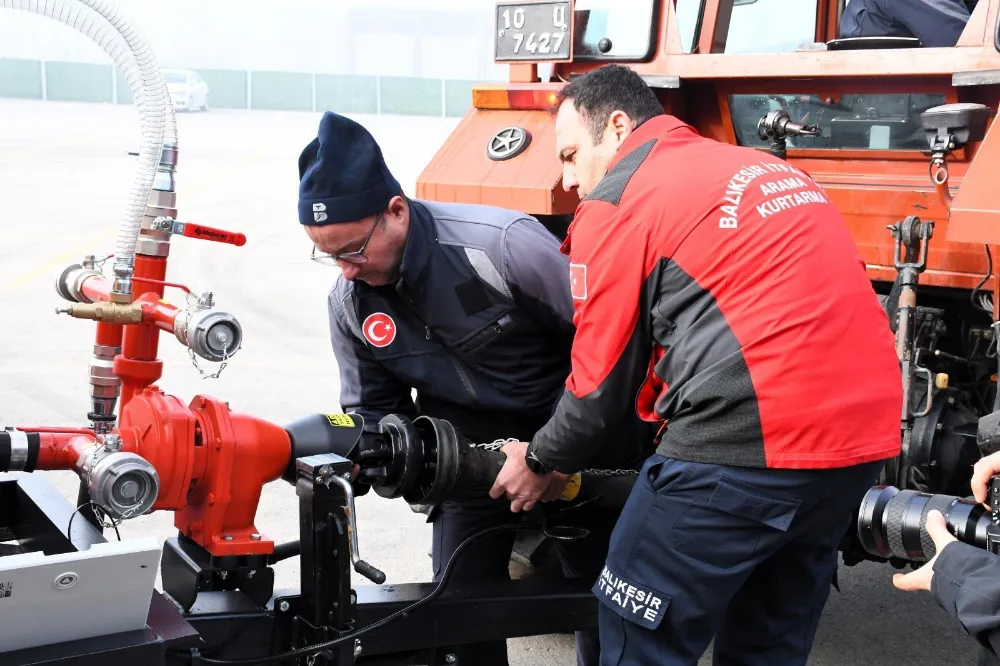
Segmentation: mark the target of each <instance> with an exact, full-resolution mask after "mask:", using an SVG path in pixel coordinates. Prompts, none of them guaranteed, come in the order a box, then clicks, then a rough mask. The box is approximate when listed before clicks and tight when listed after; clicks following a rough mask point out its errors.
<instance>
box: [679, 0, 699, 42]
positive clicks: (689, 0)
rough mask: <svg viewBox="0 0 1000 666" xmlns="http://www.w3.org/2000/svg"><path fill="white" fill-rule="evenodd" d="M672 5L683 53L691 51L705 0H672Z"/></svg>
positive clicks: (696, 37)
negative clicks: (674, 10)
mask: <svg viewBox="0 0 1000 666" xmlns="http://www.w3.org/2000/svg"><path fill="white" fill-rule="evenodd" d="M674 7H675V9H676V14H675V16H676V17H677V30H678V32H680V34H681V44H682V45H683V46H684V53H691V52H692V51H693V50H694V45H695V41H696V40H697V39H698V27H699V26H700V25H701V19H702V14H703V13H704V11H705V0H674Z"/></svg>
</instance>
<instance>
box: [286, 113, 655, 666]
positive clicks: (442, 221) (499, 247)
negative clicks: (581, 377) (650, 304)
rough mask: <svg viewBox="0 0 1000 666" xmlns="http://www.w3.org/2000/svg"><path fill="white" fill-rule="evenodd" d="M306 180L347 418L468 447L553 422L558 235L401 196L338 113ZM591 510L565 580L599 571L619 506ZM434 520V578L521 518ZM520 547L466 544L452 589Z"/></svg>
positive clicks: (592, 646) (587, 642)
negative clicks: (415, 429) (408, 428)
mask: <svg viewBox="0 0 1000 666" xmlns="http://www.w3.org/2000/svg"><path fill="white" fill-rule="evenodd" d="M299 178H300V185H299V221H300V222H301V224H302V225H303V227H304V229H305V232H306V234H307V235H308V236H309V238H310V240H312V242H313V244H314V248H313V258H314V259H316V260H317V261H320V262H323V263H329V264H335V265H339V266H340V270H341V274H340V275H339V276H338V277H337V280H336V283H335V284H334V286H333V289H332V290H331V292H330V295H329V299H328V308H329V315H330V333H331V337H332V342H333V350H334V354H335V356H336V359H337V363H338V366H339V371H340V381H341V383H340V385H341V398H340V402H341V408H342V409H343V410H344V411H345V412H348V413H352V414H358V415H361V416H363V417H364V420H365V423H366V424H376V423H378V421H379V420H380V419H381V418H382V417H383V416H385V415H387V414H402V415H405V416H409V417H411V418H413V417H416V416H418V415H421V414H426V415H429V416H434V417H437V418H442V419H446V420H448V421H450V422H451V423H453V424H454V425H455V426H456V427H457V428H459V429H460V430H461V431H462V433H463V434H464V435H465V436H466V437H468V438H469V439H471V440H472V441H474V442H491V441H494V440H497V439H506V438H520V439H522V440H523V439H525V438H530V436H531V435H533V434H534V433H535V431H536V430H538V429H539V428H540V427H541V426H542V425H544V424H545V423H546V421H548V419H549V417H550V416H551V414H552V412H553V410H554V409H555V406H556V403H557V401H558V399H559V397H560V396H561V395H562V392H563V387H564V382H565V381H566V378H567V376H568V374H569V369H570V348H571V345H572V340H573V336H574V333H575V329H574V326H573V304H572V298H571V295H570V283H569V277H570V270H569V263H568V258H567V256H566V255H565V254H563V253H562V252H560V250H559V244H560V243H559V240H558V239H557V238H556V237H555V236H554V235H552V234H551V233H550V232H549V231H548V230H547V229H545V227H543V226H542V224H541V223H539V222H538V221H537V220H535V219H534V218H532V217H529V216H526V215H524V214H522V213H519V212H517V211H512V210H505V209H501V208H494V207H490V206H482V205H469V204H454V203H439V202H433V201H420V200H415V199H411V198H408V197H407V196H406V195H405V194H404V193H403V189H402V188H401V187H400V185H399V183H398V182H397V181H396V179H395V178H394V177H393V175H392V173H391V172H390V171H389V168H388V167H387V166H386V163H385V160H384V159H383V156H382V151H381V149H380V148H379V146H378V144H377V143H376V141H375V139H374V138H373V137H372V135H371V134H370V133H369V132H368V131H367V130H366V129H365V128H364V127H362V126H361V125H359V124H358V123H356V122H354V121H353V120H350V119H348V118H345V117H343V116H340V115H337V114H334V113H325V114H324V115H323V118H322V120H321V122H320V126H319V132H318V136H317V137H316V138H315V139H314V140H313V141H312V142H310V143H309V145H308V146H306V148H305V149H304V150H303V151H302V154H301V156H300V158H299ZM414 389H415V390H416V400H415V401H414V400H413V399H412V398H411V392H412V391H413V390H414ZM629 428H632V429H634V430H632V431H631V432H634V433H635V436H632V437H629V436H623V437H622V438H621V442H622V444H621V445H620V446H618V447H609V448H613V450H611V451H609V454H608V455H607V456H606V457H605V458H604V459H602V460H595V461H594V465H593V466H594V467H608V468H622V467H630V468H632V469H638V467H639V466H640V465H641V464H642V461H643V460H644V458H645V457H646V452H645V451H644V448H645V447H648V448H650V449H651V448H652V436H653V432H652V431H651V430H650V429H649V428H650V427H649V426H648V425H646V424H643V423H641V422H639V421H638V420H637V419H629V420H627V421H626V422H624V423H623V424H622V431H623V432H624V431H625V430H627V429H629ZM560 487H561V486H560ZM585 513H587V515H586V516H585V517H581V518H580V520H585V521H586V525H585V526H586V527H587V528H588V529H589V530H590V536H589V537H587V538H586V539H584V540H581V541H579V542H573V543H572V548H569V547H562V546H560V547H559V548H558V549H557V550H558V553H559V556H560V559H561V560H562V563H563V567H564V571H565V572H566V573H567V575H572V576H584V577H586V578H587V579H589V580H596V578H597V576H598V575H599V573H600V568H601V565H602V564H603V562H604V558H605V555H606V553H607V545H608V540H609V538H610V534H611V530H612V529H613V527H614V523H615V521H616V520H617V517H618V516H617V512H614V513H604V512H600V511H598V510H591V511H590V512H585ZM428 520H429V521H430V522H432V523H433V531H434V538H433V552H432V556H433V568H434V579H435V580H438V579H439V578H440V576H441V574H442V572H443V569H444V566H445V565H446V564H447V562H448V559H449V558H450V557H451V555H452V553H453V552H454V551H455V549H456V548H457V547H458V545H459V544H460V543H462V541H463V540H465V538H466V537H468V536H470V535H471V534H473V533H474V532H477V531H479V530H481V529H483V528H484V527H488V526H491V525H499V524H505V523H506V524H512V523H515V522H517V521H519V520H520V517H519V515H518V514H515V513H512V512H511V510H510V505H509V503H508V502H504V501H496V500H492V499H490V498H489V497H484V498H483V499H481V500H473V501H465V502H444V503H442V504H441V505H439V506H436V507H432V508H431V510H430V512H429V519H428ZM513 543H514V532H503V533H498V534H496V535H491V536H488V537H483V538H480V539H478V540H476V541H474V542H472V543H471V544H470V545H469V546H468V547H467V548H466V549H465V550H464V551H463V553H462V555H461V557H460V558H459V559H458V560H457V561H456V564H455V566H454V569H453V573H452V579H451V581H452V583H451V584H454V585H459V586H461V585H462V584H463V583H475V582H484V581H490V580H503V579H508V578H509V572H508V565H509V560H510V555H511V549H512V547H513ZM577 646H578V650H577V654H578V662H579V663H580V664H581V665H590V664H593V665H595V666H596V664H597V663H598V657H599V646H598V641H597V632H596V630H594V631H588V632H578V633H577ZM459 653H460V654H459V655H457V656H459V662H460V663H466V662H467V663H475V664H477V665H479V666H493V665H494V664H499V665H503V664H506V663H507V650H506V642H505V641H503V640H501V641H496V642H492V643H486V644H475V645H466V646H463V647H462V649H460V650H459ZM462 653H464V655H465V656H466V657H467V659H466V661H462V656H463V654H462Z"/></svg>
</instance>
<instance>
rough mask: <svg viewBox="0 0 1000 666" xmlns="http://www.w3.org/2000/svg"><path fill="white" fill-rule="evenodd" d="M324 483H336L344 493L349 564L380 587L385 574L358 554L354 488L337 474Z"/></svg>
mask: <svg viewBox="0 0 1000 666" xmlns="http://www.w3.org/2000/svg"><path fill="white" fill-rule="evenodd" d="M324 481H326V482H327V483H329V482H331V481H332V482H333V483H336V484H337V485H338V486H340V489H341V490H343V491H344V497H345V498H347V506H348V511H347V538H348V541H350V543H351V564H353V565H354V570H355V571H357V572H358V573H359V574H361V575H362V576H364V577H365V578H367V579H368V580H370V581H371V582H373V583H375V584H376V585H381V584H382V583H384V582H385V574H384V573H382V572H381V571H379V570H378V569H376V568H375V567H373V566H372V565H370V564H368V563H367V562H365V561H364V560H363V559H361V555H360V553H359V552H358V522H357V519H356V518H355V516H356V512H355V510H354V488H353V487H352V486H351V483H350V481H348V480H347V479H344V478H343V477H341V476H340V475H338V474H331V475H330V476H328V477H327V479H324Z"/></svg>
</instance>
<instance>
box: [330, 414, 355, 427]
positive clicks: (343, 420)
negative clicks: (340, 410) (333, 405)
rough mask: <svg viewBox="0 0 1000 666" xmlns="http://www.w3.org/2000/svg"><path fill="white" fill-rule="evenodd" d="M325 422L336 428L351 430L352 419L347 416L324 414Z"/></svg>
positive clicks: (352, 425)
mask: <svg viewBox="0 0 1000 666" xmlns="http://www.w3.org/2000/svg"><path fill="white" fill-rule="evenodd" d="M323 416H325V417H326V420H327V421H329V422H330V425H332V426H334V427H336V428H353V427H354V419H352V418H351V417H350V415H348V414H324V415H323Z"/></svg>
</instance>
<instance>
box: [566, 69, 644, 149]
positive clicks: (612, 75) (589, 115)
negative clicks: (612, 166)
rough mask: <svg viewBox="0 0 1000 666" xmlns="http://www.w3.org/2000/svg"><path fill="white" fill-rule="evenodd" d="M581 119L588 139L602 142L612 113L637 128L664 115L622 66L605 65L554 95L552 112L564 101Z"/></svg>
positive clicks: (640, 81) (634, 75)
mask: <svg viewBox="0 0 1000 666" xmlns="http://www.w3.org/2000/svg"><path fill="white" fill-rule="evenodd" d="M568 99H569V100H573V107H574V108H575V109H576V110H577V111H579V112H580V113H581V115H583V116H584V120H585V121H586V123H587V129H589V130H590V136H591V138H592V139H593V140H594V143H595V144H596V143H597V142H598V141H600V140H601V135H602V134H603V133H604V128H605V127H607V124H608V118H610V117H611V114H612V113H613V112H614V111H624V112H625V113H626V114H628V117H629V118H631V119H632V121H633V122H634V123H635V124H636V125H641V124H642V123H644V122H646V121H647V120H649V119H650V118H653V117H655V116H661V115H663V113H664V111H663V105H662V104H660V100H658V99H657V98H656V94H655V93H654V92H653V91H652V89H651V88H650V87H649V86H648V85H646V82H645V81H643V80H642V77H641V76H639V75H638V74H636V73H635V72H633V71H632V70H631V69H629V68H628V67H625V66H624V65H604V66H603V67H598V68H597V69H595V70H593V71H590V72H588V73H587V74H584V75H583V76H581V77H579V78H576V79H572V80H571V81H570V82H569V83H567V84H566V85H565V86H563V88H562V90H560V91H559V93H558V94H557V95H556V101H555V105H554V106H553V110H554V111H557V110H558V109H559V107H560V106H562V103H563V102H564V101H566V100H568Z"/></svg>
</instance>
